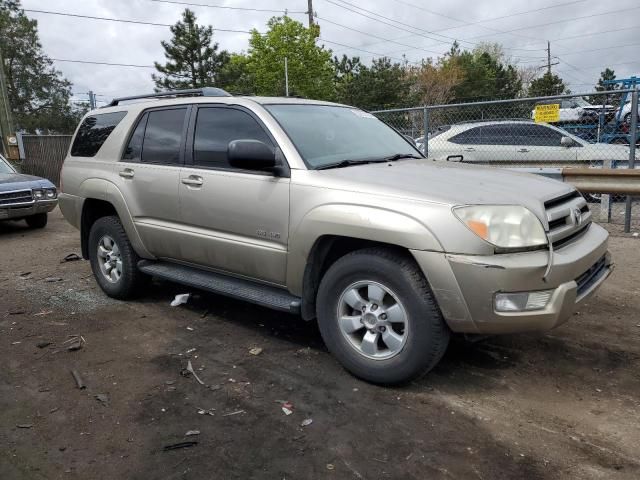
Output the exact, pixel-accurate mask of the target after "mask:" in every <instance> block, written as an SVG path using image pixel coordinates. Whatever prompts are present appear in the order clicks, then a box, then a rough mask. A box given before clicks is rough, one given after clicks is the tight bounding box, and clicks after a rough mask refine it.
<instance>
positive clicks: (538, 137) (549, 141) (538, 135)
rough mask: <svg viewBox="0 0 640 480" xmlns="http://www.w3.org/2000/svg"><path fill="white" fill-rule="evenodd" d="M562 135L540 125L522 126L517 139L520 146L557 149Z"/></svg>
mask: <svg viewBox="0 0 640 480" xmlns="http://www.w3.org/2000/svg"><path fill="white" fill-rule="evenodd" d="M561 138H562V133H561V132H558V131H557V130H554V129H553V128H548V127H544V126H542V125H522V130H521V131H520V135H519V139H520V140H521V143H520V145H533V146H539V147H559V146H560V139H561Z"/></svg>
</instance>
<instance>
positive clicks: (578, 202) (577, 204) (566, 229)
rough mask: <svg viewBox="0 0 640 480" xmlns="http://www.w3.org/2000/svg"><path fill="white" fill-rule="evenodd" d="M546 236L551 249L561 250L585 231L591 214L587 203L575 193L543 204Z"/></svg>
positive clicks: (589, 222)
mask: <svg viewBox="0 0 640 480" xmlns="http://www.w3.org/2000/svg"><path fill="white" fill-rule="evenodd" d="M544 206H545V210H546V215H547V234H548V236H549V240H550V241H551V243H552V244H553V248H556V249H557V248H561V247H563V246H565V245H567V244H568V243H570V242H571V241H573V240H574V239H576V238H577V237H578V236H580V235H581V234H582V233H583V232H585V231H586V230H587V228H588V227H589V225H590V224H591V212H590V211H589V207H588V206H587V201H586V200H585V199H584V198H583V197H582V195H580V194H579V193H578V192H577V191H573V192H571V193H569V194H566V195H563V196H561V197H557V198H554V199H552V200H549V201H547V202H545V204H544Z"/></svg>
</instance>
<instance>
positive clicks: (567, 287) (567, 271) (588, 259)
mask: <svg viewBox="0 0 640 480" xmlns="http://www.w3.org/2000/svg"><path fill="white" fill-rule="evenodd" d="M608 237H609V234H608V233H607V231H606V230H605V229H603V228H602V227H600V226H599V225H596V224H592V225H590V226H589V228H588V229H587V231H586V232H585V233H584V234H583V235H582V236H581V237H580V238H578V239H576V240H575V241H573V242H572V243H570V244H568V245H566V246H564V247H562V248H560V249H559V250H556V251H555V252H554V255H553V264H552V269H551V272H550V274H549V276H548V278H547V281H546V282H545V281H543V280H542V277H543V275H544V272H545V270H546V268H547V262H548V261H549V252H548V251H546V250H538V251H534V252H523V253H514V254H500V255H492V256H476V255H454V254H445V253H438V252H424V251H412V253H413V255H414V257H415V259H416V261H417V262H418V264H419V265H420V267H421V268H422V271H423V272H424V273H425V275H426V277H427V279H428V280H429V283H430V284H431V287H432V289H433V292H434V295H435V297H436V300H437V301H438V304H439V306H440V310H441V311H442V314H443V316H444V318H445V320H446V321H447V323H448V325H449V327H450V328H451V330H453V331H455V332H464V333H481V334H500V333H516V332H530V331H541V330H550V329H552V328H555V327H557V326H558V325H561V324H562V323H564V322H566V321H567V320H568V319H569V318H570V317H571V315H572V314H573V312H574V311H575V309H576V307H577V306H578V305H579V304H580V303H581V302H583V301H584V300H585V299H587V298H588V297H589V296H590V295H591V294H593V293H594V292H595V291H596V290H597V289H598V287H599V286H600V285H601V284H602V283H603V282H604V281H605V280H606V278H607V277H608V276H609V275H610V274H611V272H612V270H613V265H612V263H611V255H610V254H609V253H608V251H607V241H608ZM594 266H597V269H593V270H591V269H592V267H594ZM587 272H590V273H591V274H590V275H585V274H586V273H587ZM551 289H553V294H552V296H551V299H550V300H549V302H548V304H547V306H546V307H545V308H544V309H541V310H535V311H526V312H496V311H495V309H494V296H495V294H496V293H499V292H529V291H537V290H551Z"/></svg>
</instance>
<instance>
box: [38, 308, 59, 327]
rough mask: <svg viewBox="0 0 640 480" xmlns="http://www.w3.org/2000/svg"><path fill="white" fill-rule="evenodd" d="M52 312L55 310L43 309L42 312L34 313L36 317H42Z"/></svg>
mask: <svg viewBox="0 0 640 480" xmlns="http://www.w3.org/2000/svg"><path fill="white" fill-rule="evenodd" d="M50 313H53V310H42V311H41V312H38V313H34V314H33V316H34V317H40V316H42V315H49V314H50ZM65 325H66V324H65Z"/></svg>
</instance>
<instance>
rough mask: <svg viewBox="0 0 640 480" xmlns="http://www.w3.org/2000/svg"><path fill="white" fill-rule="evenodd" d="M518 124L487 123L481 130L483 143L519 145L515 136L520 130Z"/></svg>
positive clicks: (481, 142)
mask: <svg viewBox="0 0 640 480" xmlns="http://www.w3.org/2000/svg"><path fill="white" fill-rule="evenodd" d="M518 127H519V125H518V124H515V125H509V124H499V125H485V126H483V127H482V130H481V137H482V138H481V141H480V144H481V145H517V143H516V139H515V138H514V137H515V136H516V135H517V132H518Z"/></svg>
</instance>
